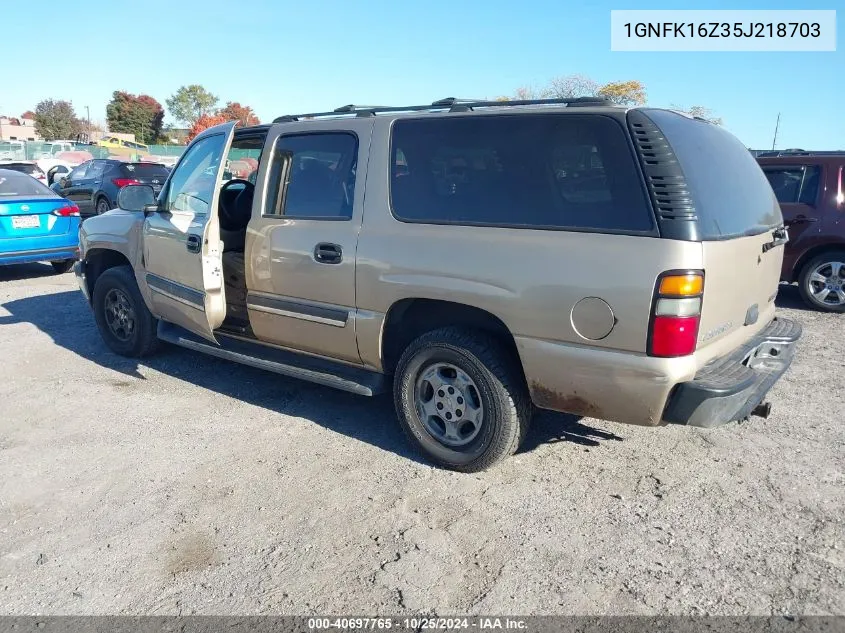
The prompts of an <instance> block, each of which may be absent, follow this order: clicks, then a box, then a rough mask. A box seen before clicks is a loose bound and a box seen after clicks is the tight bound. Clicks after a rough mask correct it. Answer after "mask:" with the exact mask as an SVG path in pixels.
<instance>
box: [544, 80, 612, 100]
mask: <svg viewBox="0 0 845 633" xmlns="http://www.w3.org/2000/svg"><path fill="white" fill-rule="evenodd" d="M598 91H599V84H598V83H596V82H595V81H593V80H592V79H590V78H589V77H585V76H584V75H566V76H563V77H555V78H554V79H552V80H551V81H550V82H549V85H548V87H547V88H545V89H544V90H543V95H544V96H546V97H550V98H553V99H577V98H579V97H595V96H597V93H598Z"/></svg>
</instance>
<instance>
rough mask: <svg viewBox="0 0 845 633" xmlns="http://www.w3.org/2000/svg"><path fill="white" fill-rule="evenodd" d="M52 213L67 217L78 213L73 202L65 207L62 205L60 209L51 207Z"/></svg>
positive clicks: (77, 208)
mask: <svg viewBox="0 0 845 633" xmlns="http://www.w3.org/2000/svg"><path fill="white" fill-rule="evenodd" d="M53 215H57V216H59V217H60V218H69V217H74V216H78V215H79V207H77V206H76V205H75V204H72V205H70V206H67V207H62V208H61V209H53Z"/></svg>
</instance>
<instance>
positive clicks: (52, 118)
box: [35, 99, 83, 141]
mask: <svg viewBox="0 0 845 633" xmlns="http://www.w3.org/2000/svg"><path fill="white" fill-rule="evenodd" d="M82 130H83V124H82V121H80V120H79V119H78V118H77V116H76V112H74V110H73V106H72V105H71V103H70V101H61V100H59V101H56V100H53V99H44V100H43V101H41V102H40V103H39V104H38V105H37V106H35V131H36V132H38V134H39V135H40V136H41V138H43V139H45V140H48V141H51V140H55V139H75V138H76V135H77V134H79V133H80V132H82Z"/></svg>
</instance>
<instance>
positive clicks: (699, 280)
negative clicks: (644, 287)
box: [660, 275, 704, 297]
mask: <svg viewBox="0 0 845 633" xmlns="http://www.w3.org/2000/svg"><path fill="white" fill-rule="evenodd" d="M703 287H704V278H703V277H702V276H701V275H669V276H666V277H664V278H663V279H661V280H660V294H661V295H675V296H681V297H691V296H694V295H700V294H701V290H702V288H703Z"/></svg>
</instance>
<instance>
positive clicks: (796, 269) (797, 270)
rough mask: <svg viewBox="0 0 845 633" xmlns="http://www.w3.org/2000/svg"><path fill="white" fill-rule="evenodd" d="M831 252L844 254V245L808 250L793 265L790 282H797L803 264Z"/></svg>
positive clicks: (827, 245) (825, 245)
mask: <svg viewBox="0 0 845 633" xmlns="http://www.w3.org/2000/svg"><path fill="white" fill-rule="evenodd" d="M831 251H840V252H845V244H822V245H821V246H814V247H813V248H811V249H809V250H808V251H807V252H806V253H804V254H803V255H801V257H799V258H798V261H797V262H796V263H795V267H794V268H793V270H792V278H791V279H790V281H798V277H800V275H801V269H802V268H804V264H806V263H807V262H808V261H810V260H811V259H813V258H814V257H816V256H818V255H821V254H822V253H828V252H831Z"/></svg>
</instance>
